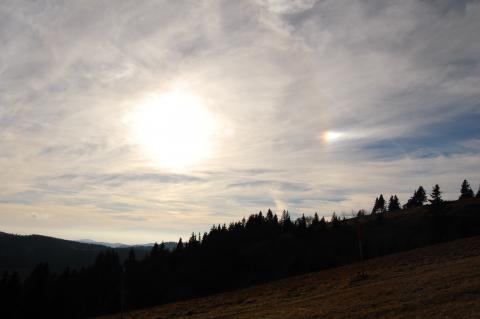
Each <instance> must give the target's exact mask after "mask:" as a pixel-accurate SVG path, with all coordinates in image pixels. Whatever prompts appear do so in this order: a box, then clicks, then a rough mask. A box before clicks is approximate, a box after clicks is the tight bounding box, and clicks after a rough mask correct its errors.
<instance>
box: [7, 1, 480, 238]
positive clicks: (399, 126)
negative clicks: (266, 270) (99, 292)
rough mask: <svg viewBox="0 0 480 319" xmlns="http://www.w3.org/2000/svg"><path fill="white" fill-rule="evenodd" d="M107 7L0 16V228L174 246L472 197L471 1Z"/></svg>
mask: <svg viewBox="0 0 480 319" xmlns="http://www.w3.org/2000/svg"><path fill="white" fill-rule="evenodd" d="M110 4H111V2H100V1H71V2H66V3H64V2H60V1H36V2H29V1H3V2H2V3H1V4H0V45H1V50H0V163H1V167H2V170H1V171H0V180H1V184H0V231H3V232H8V233H18V234H32V233H36V234H42V235H49V236H55V237H61V238H65V239H72V240H78V239H80V238H88V239H92V240H96V241H103V242H121V243H126V244H137V243H138V244H140V243H150V242H155V241H157V242H160V241H162V240H164V241H177V240H178V238H179V237H183V238H184V239H185V237H188V236H189V234H190V233H191V232H196V233H198V232H202V233H203V232H204V231H207V230H208V229H209V228H210V226H211V225H212V224H218V223H221V224H223V223H227V224H228V222H230V221H237V220H240V219H241V218H243V217H248V215H250V214H253V213H257V212H258V211H260V210H261V211H263V212H266V211H267V210H268V209H269V208H270V209H272V210H273V211H275V212H277V213H280V212H281V211H282V210H284V209H285V210H289V211H290V213H291V214H292V216H293V217H298V216H299V215H301V214H302V213H304V214H306V215H312V214H314V213H315V212H318V213H319V215H320V216H331V215H332V212H333V211H335V212H337V214H340V215H341V214H342V212H345V213H346V214H347V215H350V214H351V212H352V211H358V210H359V209H367V210H370V209H371V207H372V205H373V202H374V200H375V197H376V196H378V195H379V194H380V193H383V194H384V196H386V197H387V198H388V197H389V196H390V195H392V194H397V195H398V197H399V198H400V202H401V203H402V204H404V203H406V201H407V199H408V198H409V197H410V196H411V194H412V193H413V191H414V190H415V189H416V188H417V187H418V186H419V185H423V186H424V187H425V189H426V190H427V192H430V190H431V188H432V186H433V185H434V184H437V183H438V184H439V185H440V187H441V189H442V191H443V192H444V194H443V195H444V198H445V199H447V200H453V199H457V198H458V196H459V191H460V184H461V182H462V181H463V180H464V179H468V180H469V182H470V184H471V186H472V188H473V189H474V191H475V192H477V190H478V187H479V184H480V170H479V169H478V166H479V163H480V125H479V123H480V90H479V88H480V41H478V30H480V2H479V1H467V0H465V1H447V0H439V1H430V2H427V1H420V0H415V1H414V0H408V1H338V0H322V1H315V0H305V1H301V0H299V1H287V0H263V1H262V0H249V1H198V2H193V1H137V2H135V1H115V5H110Z"/></svg>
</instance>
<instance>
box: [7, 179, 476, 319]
mask: <svg viewBox="0 0 480 319" xmlns="http://www.w3.org/2000/svg"><path fill="white" fill-rule="evenodd" d="M441 194H442V192H441V190H440V187H439V186H438V185H435V186H434V187H433V189H432V191H431V193H430V199H428V197H427V195H426V192H425V190H424V188H423V187H422V186H420V187H419V188H418V189H417V190H415V192H414V194H413V195H412V197H411V198H410V199H409V200H408V201H407V203H406V204H405V205H403V206H402V205H400V202H399V200H398V197H397V196H396V195H392V196H390V198H389V202H388V204H387V203H386V201H385V199H384V197H383V195H380V196H379V197H377V198H376V200H375V204H374V207H373V209H372V212H371V213H370V214H367V213H366V211H365V210H360V211H358V213H357V214H356V217H354V218H351V219H346V218H345V217H343V218H340V217H339V216H337V215H336V214H335V213H334V214H333V215H332V217H330V218H328V219H326V218H325V217H321V218H320V216H319V215H318V214H317V213H315V214H314V215H313V216H308V217H307V216H305V215H302V216H301V217H299V218H297V219H295V220H293V219H292V218H291V216H290V213H289V212H288V211H286V210H285V211H283V212H282V214H281V215H280V216H277V215H276V214H275V213H273V212H272V211H271V210H268V211H267V212H266V214H264V213H263V212H259V213H257V214H252V215H250V216H249V217H248V218H246V219H245V218H244V219H242V220H241V221H237V222H232V223H230V224H229V225H226V224H223V225H214V226H212V228H211V229H210V230H209V231H208V232H205V233H203V234H195V233H192V235H191V236H190V238H189V239H188V240H187V241H186V242H183V240H182V239H181V238H180V240H179V241H178V244H177V246H176V248H175V249H173V250H169V249H167V248H166V246H165V244H164V243H161V244H155V245H154V246H153V247H152V249H151V251H150V253H148V254H147V255H146V256H145V257H144V258H137V256H136V255H135V251H134V250H131V251H130V252H129V255H128V257H127V259H126V260H125V261H124V262H123V263H122V262H121V261H120V258H119V255H118V252H117V251H115V250H114V249H111V250H106V251H103V252H101V253H99V254H98V256H97V257H96V259H95V262H94V263H93V265H91V266H89V267H82V268H79V269H68V268H67V269H65V271H63V272H61V273H56V272H53V271H51V270H50V268H49V265H47V264H39V265H37V266H36V267H35V269H34V270H33V271H32V272H31V274H30V275H29V276H28V277H27V278H26V279H25V280H24V281H21V280H20V278H19V276H18V274H17V273H15V272H4V273H3V275H2V276H1V277H0V301H1V307H0V318H32V317H44V316H45V317H47V316H48V318H85V317H91V316H96V315H102V314H108V313H115V312H120V311H123V310H129V309H135V308H141V307H146V306H151V305H157V304H161V303H167V302H172V301H177V300H182V299H187V298H193V297H199V296H205V295H209V294H213V293H218V292H223V291H228V290H233V289H238V288H242V287H246V286H250V285H253V284H258V283H262V282H266V281H271V280H275V279H279V278H284V277H288V276H292V275H298V274H302V273H306V272H310V271H317V270H320V269H326V268H331V267H336V266H339V265H344V264H349V263H353V262H358V261H362V260H363V259H364V258H372V257H376V256H381V255H385V254H389V253H394V252H398V251H403V250H407V249H412V248H415V247H419V246H424V245H428V244H432V243H437V242H442V241H446V240H451V239H455V238H461V237H465V236H471V235H478V234H480V216H479V215H480V214H478V213H477V211H478V208H479V205H478V202H477V201H475V200H474V205H476V206H474V207H473V208H472V207H471V205H470V204H469V205H460V206H458V205H457V206H455V203H453V202H444V201H443V199H442V195H441ZM473 197H477V198H480V190H479V192H478V193H477V194H476V196H474V193H473V191H472V189H471V187H470V185H469V183H468V182H467V181H466V180H465V181H464V182H463V183H462V186H461V195H460V199H461V200H465V199H469V198H473ZM427 200H429V201H430V203H431V205H429V206H426V207H425V208H423V209H422V211H421V213H418V214H403V213H402V210H404V209H410V208H412V207H421V206H423V205H424V203H425V202H427ZM460 202H463V201H460ZM465 203H469V202H468V201H465ZM389 212H391V214H390V213H389Z"/></svg>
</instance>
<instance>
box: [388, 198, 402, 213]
mask: <svg viewBox="0 0 480 319" xmlns="http://www.w3.org/2000/svg"><path fill="white" fill-rule="evenodd" d="M399 209H400V201H399V200H398V197H397V195H392V196H390V200H389V201H388V211H389V212H394V211H397V210H399Z"/></svg>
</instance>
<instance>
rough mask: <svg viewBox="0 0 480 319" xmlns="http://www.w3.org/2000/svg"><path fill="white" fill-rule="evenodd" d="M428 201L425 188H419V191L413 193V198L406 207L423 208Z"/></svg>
mask: <svg viewBox="0 0 480 319" xmlns="http://www.w3.org/2000/svg"><path fill="white" fill-rule="evenodd" d="M426 201H427V193H426V192H425V189H424V188H423V186H419V187H418V189H417V190H416V191H415V192H414V193H413V196H412V197H411V198H410V199H409V200H408V202H407V204H405V207H409V208H410V207H415V206H422V205H423V203H425V202H426Z"/></svg>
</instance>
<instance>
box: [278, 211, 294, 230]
mask: <svg viewBox="0 0 480 319" xmlns="http://www.w3.org/2000/svg"><path fill="white" fill-rule="evenodd" d="M280 224H282V225H283V227H286V228H289V227H290V226H292V221H291V220H290V214H289V213H288V211H287V210H284V211H283V212H282V217H281V218H280Z"/></svg>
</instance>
